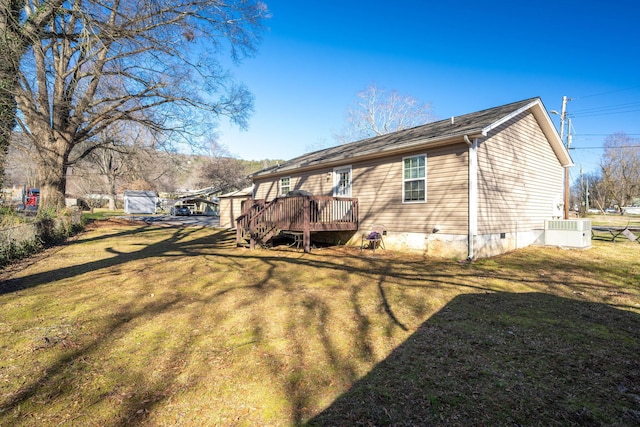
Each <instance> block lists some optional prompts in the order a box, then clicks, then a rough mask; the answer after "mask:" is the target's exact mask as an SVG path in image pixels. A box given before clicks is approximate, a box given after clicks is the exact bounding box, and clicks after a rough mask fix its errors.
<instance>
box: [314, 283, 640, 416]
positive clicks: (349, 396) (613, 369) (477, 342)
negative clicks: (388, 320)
mask: <svg viewBox="0 0 640 427" xmlns="http://www.w3.org/2000/svg"><path fill="white" fill-rule="evenodd" d="M639 355H640V316H639V315H638V314H635V313H632V312H628V311H623V310H617V309H615V308H611V307H609V306H607V305H604V304H597V303H589V302H580V301H575V300H570V299H565V298H560V297H556V296H553V295H548V294H541V293H525V294H511V293H486V294H468V295H460V296H458V297H456V298H454V299H453V300H451V301H450V302H449V303H448V304H447V305H446V306H445V307H444V308H443V309H442V310H441V311H439V312H438V313H437V314H435V315H434V316H433V317H431V318H430V319H429V320H428V321H426V322H424V323H423V324H422V325H421V326H420V327H419V328H418V330H417V331H416V332H415V333H414V334H412V335H411V336H410V337H409V338H408V339H407V340H406V341H405V342H404V343H403V344H402V345H400V346H399V347H397V348H396V349H395V350H394V351H393V352H392V353H391V354H390V355H389V356H388V357H387V358H386V359H385V360H383V361H382V362H380V363H379V364H377V365H376V367H375V368H374V369H373V370H372V371H370V372H369V373H368V374H367V375H366V376H365V377H363V378H362V379H361V380H359V381H358V382H356V383H355V384H354V385H353V386H352V387H351V388H350V390H348V391H347V392H346V393H344V394H343V395H342V396H340V397H339V398H338V399H337V400H335V401H334V403H333V404H331V405H330V406H329V407H328V408H327V409H326V410H324V411H323V412H322V413H320V414H318V415H317V416H315V417H314V418H313V419H311V420H310V421H309V422H308V425H309V426H343V425H344V426H346V425H349V426H370V425H376V426H382V425H393V426H414V425H442V426H467V425H487V426H488V425H510V426H513V425H540V426H566V425H594V426H595V425H619V426H631V425H640V358H639Z"/></svg>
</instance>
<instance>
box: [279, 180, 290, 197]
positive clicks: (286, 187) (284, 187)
mask: <svg viewBox="0 0 640 427" xmlns="http://www.w3.org/2000/svg"><path fill="white" fill-rule="evenodd" d="M279 187H280V189H279V192H278V194H279V195H280V196H286V195H287V193H288V192H289V191H291V178H290V177H288V176H285V177H284V178H280V185H279Z"/></svg>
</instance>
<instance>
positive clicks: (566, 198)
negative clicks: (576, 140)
mask: <svg viewBox="0 0 640 427" xmlns="http://www.w3.org/2000/svg"><path fill="white" fill-rule="evenodd" d="M570 100H571V98H567V97H566V96H563V97H562V111H561V112H560V141H562V143H563V144H564V143H565V142H564V121H565V119H566V117H567V101H570ZM556 114H557V112H556ZM567 133H568V134H569V137H568V138H567V143H566V147H567V151H568V150H569V145H570V144H571V119H569V129H568V132H567ZM564 219H569V168H568V167H565V168H564Z"/></svg>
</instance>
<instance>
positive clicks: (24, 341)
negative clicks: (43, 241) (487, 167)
mask: <svg viewBox="0 0 640 427" xmlns="http://www.w3.org/2000/svg"><path fill="white" fill-rule="evenodd" d="M232 237H233V236H231V235H230V234H229V233H228V232H226V231H221V230H208V229H196V228H159V227H149V226H142V225H132V224H116V223H114V222H113V221H110V222H104V223H102V225H101V226H99V227H95V228H93V229H90V230H88V231H87V232H85V233H83V234H81V235H80V236H78V237H77V239H76V241H75V242H73V243H71V244H68V245H66V246H63V247H59V248H57V249H56V250H55V251H53V252H52V253H49V254H47V255H46V256H45V257H43V258H41V259H39V260H37V262H33V263H31V264H30V265H26V266H23V268H22V269H21V270H19V271H18V270H13V271H12V272H11V273H7V274H8V275H10V277H5V280H4V281H3V282H2V283H1V284H0V307H2V312H1V314H0V352H1V356H2V357H1V358H0V424H1V425H7V426H22V425H24V426H33V425H42V426H45V425H46V426H49V425H78V426H85V425H100V426H120V425H167V426H168V425H198V426H202V425H224V426H227V425H238V426H255V425H275V426H277V425H299V424H304V423H310V424H312V425H356V424H360V425H416V424H422V425H638V423H640V361H639V359H638V354H640V285H639V283H640V266H639V264H638V261H637V260H638V255H639V254H640V245H638V244H632V243H631V242H616V243H609V242H594V247H593V248H592V249H590V250H586V251H565V250H561V249H556V248H540V247H531V248H527V249H524V250H520V251H516V252H513V253H510V254H506V255H503V256H500V257H496V258H493V259H489V260H482V261H478V262H475V263H472V264H467V263H458V262H456V261H453V260H446V259H431V258H425V257H422V256H420V255H417V254H405V253H399V252H391V251H377V252H376V254H375V255H372V254H371V253H370V252H364V253H363V254H360V252H359V250H358V249H353V248H346V247H332V248H323V249H318V250H314V251H313V252H312V253H311V254H303V253H301V252H299V251H295V250H291V249H285V248H275V249H272V250H256V251H249V250H246V249H243V248H236V247H235V245H234V243H233V239H232Z"/></svg>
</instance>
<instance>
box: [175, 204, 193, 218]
mask: <svg viewBox="0 0 640 427" xmlns="http://www.w3.org/2000/svg"><path fill="white" fill-rule="evenodd" d="M171 215H174V216H190V215H191V209H189V207H188V206H174V207H172V208H171Z"/></svg>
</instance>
